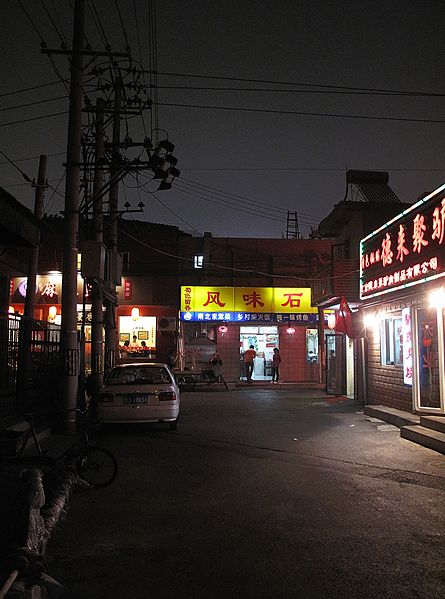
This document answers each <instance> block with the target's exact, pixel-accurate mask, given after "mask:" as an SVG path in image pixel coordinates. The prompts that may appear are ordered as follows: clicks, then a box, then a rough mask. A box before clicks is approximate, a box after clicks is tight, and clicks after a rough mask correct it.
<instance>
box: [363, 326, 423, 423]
mask: <svg viewBox="0 0 445 599" xmlns="http://www.w3.org/2000/svg"><path fill="white" fill-rule="evenodd" d="M368 404H378V405H384V406H388V407H390V408H395V409H397V410H404V411H406V412H412V411H413V401H412V389H411V387H407V386H406V385H405V384H404V383H403V367H402V366H383V365H382V364H381V356H380V339H379V337H378V336H377V338H376V337H375V336H372V337H371V339H369V344H368Z"/></svg>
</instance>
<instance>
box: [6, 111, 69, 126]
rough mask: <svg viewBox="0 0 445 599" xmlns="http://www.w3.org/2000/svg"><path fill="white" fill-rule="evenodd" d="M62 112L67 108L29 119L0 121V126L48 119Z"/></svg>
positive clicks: (64, 112)
mask: <svg viewBox="0 0 445 599" xmlns="http://www.w3.org/2000/svg"><path fill="white" fill-rule="evenodd" d="M62 114H68V110H64V111H63V112H54V113H53V114H42V115H40V116H34V117H30V118H29V119H20V120H19V121H12V122H10V123H0V127H9V126H10V125H21V124H22V123H29V122H31V121H38V120H40V119H49V118H52V117H54V116H61V115H62Z"/></svg>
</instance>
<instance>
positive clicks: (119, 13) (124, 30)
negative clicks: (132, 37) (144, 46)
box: [114, 0, 130, 51]
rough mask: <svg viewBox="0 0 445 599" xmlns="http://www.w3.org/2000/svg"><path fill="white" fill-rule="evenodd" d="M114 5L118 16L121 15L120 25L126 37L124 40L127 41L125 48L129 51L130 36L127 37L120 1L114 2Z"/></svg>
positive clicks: (115, 0)
mask: <svg viewBox="0 0 445 599" xmlns="http://www.w3.org/2000/svg"><path fill="white" fill-rule="evenodd" d="M114 5H115V7H116V10H117V14H118V15H119V21H120V24H121V27H122V33H123V35H124V40H125V48H126V49H127V51H128V50H129V48H130V43H129V42H128V35H127V31H126V29H125V25H124V21H123V19H122V14H121V11H120V8H119V2H118V0H114Z"/></svg>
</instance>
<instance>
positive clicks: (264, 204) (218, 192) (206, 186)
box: [180, 176, 313, 218]
mask: <svg viewBox="0 0 445 599" xmlns="http://www.w3.org/2000/svg"><path fill="white" fill-rule="evenodd" d="M180 182H181V183H184V182H187V183H190V184H193V185H195V186H197V187H203V188H204V189H208V190H210V191H212V192H213V193H215V194H218V195H222V196H224V197H226V196H227V197H229V198H230V197H232V198H234V199H236V200H242V201H244V202H246V203H248V204H252V205H253V206H254V207H257V206H265V207H266V208H267V209H270V208H271V207H270V205H269V204H267V203H266V202H261V201H259V200H252V199H250V198H246V197H245V196H241V195H238V194H233V193H231V192H228V191H222V190H220V189H217V188H216V187H210V186H209V185H204V184H203V183H198V182H197V181H192V180H191V179H186V178H185V177H183V176H181V178H180ZM275 209H276V210H279V211H281V212H283V213H287V212H288V211H289V210H290V208H283V207H281V206H275ZM298 214H299V215H303V216H308V217H309V218H313V216H312V215H310V214H306V215H305V214H304V213H302V212H299V213H298Z"/></svg>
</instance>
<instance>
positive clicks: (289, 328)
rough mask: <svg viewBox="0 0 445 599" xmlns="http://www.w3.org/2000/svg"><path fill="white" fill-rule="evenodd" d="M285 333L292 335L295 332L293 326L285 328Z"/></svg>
mask: <svg viewBox="0 0 445 599" xmlns="http://www.w3.org/2000/svg"><path fill="white" fill-rule="evenodd" d="M286 333H287V334H288V335H293V334H294V333H295V329H294V327H287V329H286Z"/></svg>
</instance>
